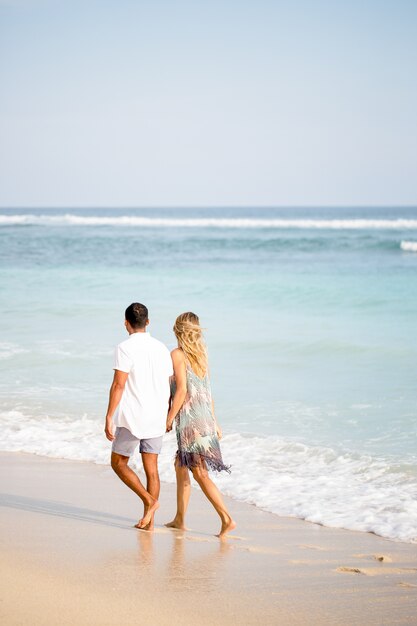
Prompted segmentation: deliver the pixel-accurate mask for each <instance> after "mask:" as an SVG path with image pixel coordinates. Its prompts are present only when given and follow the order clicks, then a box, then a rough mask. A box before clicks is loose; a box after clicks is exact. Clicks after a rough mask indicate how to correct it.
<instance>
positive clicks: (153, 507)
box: [136, 500, 159, 530]
mask: <svg viewBox="0 0 417 626" xmlns="http://www.w3.org/2000/svg"><path fill="white" fill-rule="evenodd" d="M157 509H159V502H158V500H154V501H153V503H152V504H149V505H145V513H144V515H143V517H142V519H140V520H139V521H138V523H137V524H136V528H139V529H140V530H145V528H146V526H148V525H149V524H150V523H151V522H152V521H153V516H154V513H155V511H157Z"/></svg>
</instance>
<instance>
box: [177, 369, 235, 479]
mask: <svg viewBox="0 0 417 626" xmlns="http://www.w3.org/2000/svg"><path fill="white" fill-rule="evenodd" d="M186 366H187V395H186V397H185V400H184V404H183V405H182V407H181V409H180V410H179V412H178V414H177V416H176V418H175V425H176V433H177V443H178V450H177V459H178V460H179V463H180V465H182V466H186V467H189V468H190V469H191V468H192V467H196V466H199V465H203V466H204V464H205V465H206V467H207V469H211V470H215V471H217V472H221V471H222V470H225V471H226V472H230V466H227V465H225V464H224V463H223V459H222V453H221V451H220V444H219V439H218V437H217V433H216V423H215V421H214V417H213V411H212V404H211V388H210V379H209V376H208V374H206V375H205V376H204V378H200V377H199V376H197V374H195V373H194V371H193V370H192V368H191V366H190V364H189V363H188V362H186ZM175 389H176V387H175V378H172V379H171V393H172V396H174V394H175Z"/></svg>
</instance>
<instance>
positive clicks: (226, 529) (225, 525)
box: [216, 517, 236, 537]
mask: <svg viewBox="0 0 417 626" xmlns="http://www.w3.org/2000/svg"><path fill="white" fill-rule="evenodd" d="M235 528H236V522H235V521H234V520H233V519H232V518H231V517H229V520H228V521H227V522H222V527H221V529H220V532H219V534H218V535H216V537H225V535H227V533H230V531H231V530H234V529H235Z"/></svg>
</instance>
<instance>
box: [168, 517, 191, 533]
mask: <svg viewBox="0 0 417 626" xmlns="http://www.w3.org/2000/svg"><path fill="white" fill-rule="evenodd" d="M165 526H166V527H167V528H174V529H175V530H188V528H186V527H185V525H184V523H182V522H178V521H177V519H176V518H175V517H174V519H173V520H172V522H167V523H166V524H165Z"/></svg>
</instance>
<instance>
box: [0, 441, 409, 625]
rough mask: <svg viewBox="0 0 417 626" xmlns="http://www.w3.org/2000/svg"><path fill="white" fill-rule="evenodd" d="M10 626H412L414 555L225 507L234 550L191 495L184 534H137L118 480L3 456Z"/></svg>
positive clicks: (133, 507) (4, 618) (77, 467)
mask: <svg viewBox="0 0 417 626" xmlns="http://www.w3.org/2000/svg"><path fill="white" fill-rule="evenodd" d="M0 462H1V483H2V484H1V492H2V496H1V504H2V508H1V511H2V514H1V531H2V532H1V548H2V559H1V570H2V572H1V574H2V581H3V584H2V592H1V605H0V606H1V609H0V619H1V622H2V623H3V624H8V625H9V624H10V625H11V624H31V625H34V624H48V625H49V624H51V625H52V624H86V625H87V624H88V625H90V624H91V625H93V624H94V625H100V626H101V625H107V624H108V625H110V624H120V623H125V624H129V625H130V624H132V625H133V624H145V623H147V624H148V623H151V622H154V623H155V624H161V625H165V624H182V625H187V624H195V623H196V622H198V623H199V624H259V623H263V624H282V625H287V624H288V625H290V624H291V625H292V624H294V625H297V624H332V625H335V624H351V625H352V624H358V625H359V624H365V623H366V624H375V625H376V624H378V625H381V624H413V623H416V622H415V620H416V615H417V546H416V545H413V544H406V543H399V542H392V541H389V540H386V539H382V538H380V537H377V536H375V535H372V534H367V533H360V532H352V531H345V530H340V529H331V528H326V527H323V526H320V525H316V524H311V523H307V522H304V521H301V520H297V519H292V518H280V517H277V516H275V515H272V514H269V513H265V512H263V511H261V510H259V509H257V508H255V507H252V506H249V505H245V504H241V503H239V502H236V501H234V500H230V499H229V500H228V506H229V507H230V510H231V511H232V514H233V515H234V516H235V518H236V520H237V521H238V529H237V530H236V532H235V533H234V536H233V537H232V536H231V537H230V538H229V539H226V540H223V541H220V540H219V539H217V538H215V537H214V536H213V535H214V533H215V532H217V527H218V521H217V519H216V515H215V514H214V513H213V511H212V510H211V508H210V507H209V505H208V504H207V502H206V501H205V500H204V498H203V496H202V494H201V493H200V492H199V491H198V490H197V489H195V490H193V493H192V499H191V504H190V514H189V528H190V530H189V531H187V532H180V531H170V530H168V529H166V528H165V527H164V526H163V523H164V522H166V521H168V520H169V519H170V518H171V517H172V514H173V512H174V502H175V488H174V486H173V485H170V484H166V483H164V484H162V493H161V508H160V511H159V513H158V516H157V520H156V522H157V528H156V530H155V532H154V533H153V534H149V533H146V532H144V531H137V530H135V529H133V528H132V526H133V524H134V523H135V522H136V521H137V518H138V517H139V514H140V507H139V506H138V502H137V501H136V499H135V496H134V495H133V494H131V493H130V492H129V490H128V489H127V488H126V487H125V486H124V485H122V484H121V483H120V482H119V481H118V479H117V478H116V477H115V476H114V475H113V473H112V471H111V469H110V468H109V467H106V466H99V465H94V464H89V463H82V462H77V463H74V462H70V461H64V460H54V459H49V458H44V457H37V456H32V455H27V454H19V453H2V454H1V455H0Z"/></svg>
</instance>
